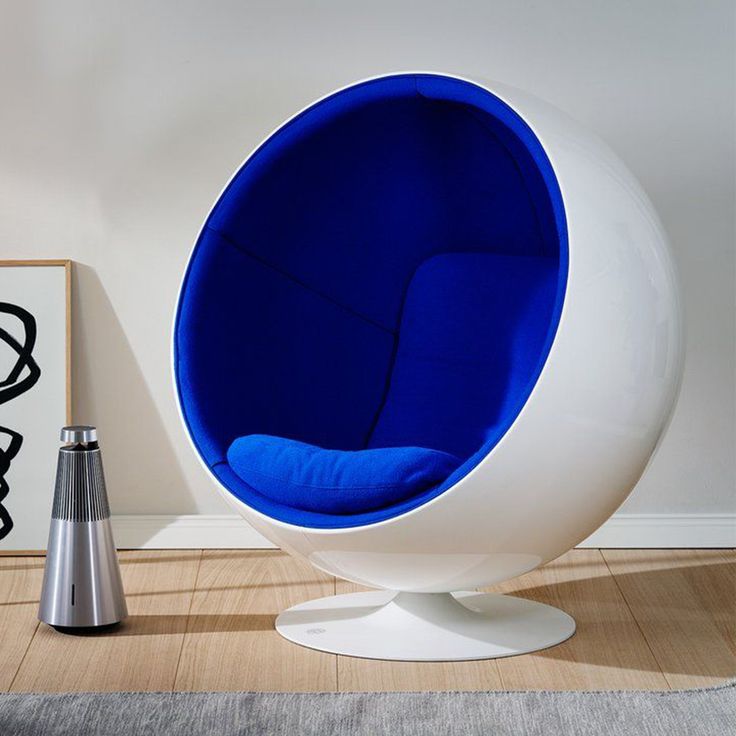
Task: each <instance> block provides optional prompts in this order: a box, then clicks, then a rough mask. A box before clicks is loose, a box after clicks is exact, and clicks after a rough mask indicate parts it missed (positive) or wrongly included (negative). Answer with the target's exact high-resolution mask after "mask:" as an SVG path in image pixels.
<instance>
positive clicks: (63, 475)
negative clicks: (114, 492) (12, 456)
mask: <svg viewBox="0 0 736 736" xmlns="http://www.w3.org/2000/svg"><path fill="white" fill-rule="evenodd" d="M109 516H110V505H109V503H108V500H107V491H106V489H105V476H104V474H103V472H102V455H101V454H100V451H99V450H84V451H74V450H65V449H62V450H60V451H59V463H58V465H57V468H56V487H55V488H54V506H53V509H52V511H51V517H52V518H54V519H64V520H66V521H99V520H100V519H107V518H109Z"/></svg>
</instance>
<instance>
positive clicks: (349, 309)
mask: <svg viewBox="0 0 736 736" xmlns="http://www.w3.org/2000/svg"><path fill="white" fill-rule="evenodd" d="M205 230H208V231H210V232H212V233H214V234H215V235H217V236H218V237H219V238H222V240H223V241H224V242H225V243H227V244H228V245H229V246H230V247H231V248H233V249H234V250H236V251H238V253H241V254H242V255H244V256H247V257H248V258H252V259H253V260H254V261H255V262H256V263H259V264H261V265H262V266H264V267H266V268H269V269H271V270H272V271H274V272H275V273H277V274H279V275H280V276H283V277H284V278H285V279H288V280H289V281H291V282H292V283H294V284H296V285H297V286H301V288H302V289H304V290H305V291H308V292H310V293H312V294H314V295H315V296H318V297H320V298H321V299H324V300H325V301H326V302H329V303H330V304H334V305H335V306H336V307H339V308H340V309H342V310H343V311H344V312H346V313H347V314H350V315H351V316H353V317H356V318H358V319H360V320H362V321H363V322H365V323H367V324H369V325H372V326H373V327H376V328H377V329H379V330H381V331H382V332H386V333H388V334H389V335H393V336H394V337H395V336H396V330H392V329H390V328H388V327H386V326H385V325H382V324H381V323H380V322H376V321H375V320H373V319H371V318H370V317H367V316H366V315H364V314H361V313H360V312H358V311H356V310H355V309H353V308H352V307H348V306H347V305H345V304H343V303H342V302H339V301H338V300H337V299H334V298H333V297H331V296H328V295H327V294H324V293H323V292H321V291H318V290H317V289H315V288H314V287H312V286H309V284H305V283H304V282H303V281H301V280H300V279H298V278H296V276H293V275H292V274H290V273H289V272H288V271H284V270H283V269H281V268H279V267H278V266H274V265H273V264H272V263H269V262H268V261H267V260H265V259H264V258H261V257H260V256H257V255H256V254H255V253H253V252H252V251H250V250H249V249H248V248H245V247H244V246H242V245H241V244H240V243H237V242H236V241H235V240H233V239H232V238H231V237H230V236H228V235H226V234H225V233H223V232H222V231H221V230H218V229H216V228H214V227H212V225H205Z"/></svg>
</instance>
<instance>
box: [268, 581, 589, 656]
mask: <svg viewBox="0 0 736 736" xmlns="http://www.w3.org/2000/svg"><path fill="white" fill-rule="evenodd" d="M276 630H277V631H278V632H279V633H280V634H281V635H282V636H283V637H285V638H286V639H289V640H290V641H293V642H295V643H296V644H301V645H302V646H305V647H309V648H311V649H318V650H320V651H324V652H331V653H333V654H345V655H348V656H352V657H364V658H367V659H386V660H402V661H457V660H469V659H491V658H494V657H510V656H512V655H515V654H524V653H526V652H533V651H536V650H539V649H545V648H547V647H551V646H554V645H555V644H559V643H560V642H563V641H565V639H568V638H569V637H571V636H572V635H573V634H574V633H575V621H574V619H573V618H572V617H570V616H568V615H567V614H566V613H564V612H563V611H560V610H559V609H557V608H553V607H552V606H547V605H544V604H543V603H535V602H534V601H529V600H525V599H524V598H516V597H513V596H506V595H499V594H497V593H476V592H466V591H464V592H460V593H396V592H394V591H385V590H381V591H370V592H366V593H350V594H348V595H338V596H330V597H327V598H319V599H317V600H313V601H307V602H306V603H300V604H299V605H298V606H294V607H293V608H289V609H288V610H286V611H284V612H283V613H282V614H281V615H280V616H279V617H278V618H277V619H276Z"/></svg>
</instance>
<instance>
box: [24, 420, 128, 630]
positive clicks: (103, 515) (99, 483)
mask: <svg viewBox="0 0 736 736" xmlns="http://www.w3.org/2000/svg"><path fill="white" fill-rule="evenodd" d="M61 441H62V442H64V443H65V444H64V446H63V447H62V448H61V449H60V450H59V461H58V465H57V469H56V487H55V489H54V505H53V509H52V512H51V527H50V529H49V543H48V550H47V553H46V567H45V569H44V575H43V588H42V590H41V604H40V606H39V609H38V618H39V619H40V620H41V621H43V622H44V623H47V624H50V625H51V626H54V627H56V628H57V629H60V630H62V631H63V630H66V629H68V630H76V631H78V630H80V629H89V628H94V627H100V626H110V625H112V624H116V623H118V622H119V621H122V620H123V619H124V618H125V617H126V616H127V615H128V609H127V607H126V605H125V594H124V593H123V582H122V579H121V577H120V567H119V565H118V557H117V552H116V550H115V542H114V540H113V537H112V528H111V526H110V506H109V504H108V500H107V491H106V489H105V477H104V475H103V472H102V456H101V455H100V447H99V444H98V442H97V430H96V429H95V428H94V427H86V426H73V427H64V428H63V429H62V430H61Z"/></svg>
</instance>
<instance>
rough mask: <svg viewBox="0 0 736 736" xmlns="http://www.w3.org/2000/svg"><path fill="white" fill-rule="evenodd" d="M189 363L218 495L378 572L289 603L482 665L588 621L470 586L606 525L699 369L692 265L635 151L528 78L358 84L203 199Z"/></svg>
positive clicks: (280, 541) (415, 651) (192, 427)
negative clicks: (628, 164)
mask: <svg viewBox="0 0 736 736" xmlns="http://www.w3.org/2000/svg"><path fill="white" fill-rule="evenodd" d="M173 347H174V357H173V360H174V375H175V382H176V388H177V394H178V399H179V405H180V409H181V413H182V417H183V419H184V423H185V426H186V428H187V431H188V433H189V436H190V437H191V439H192V441H193V444H194V446H195V448H196V450H197V453H198V454H199V456H200V458H201V460H202V461H203V463H204V465H205V466H206V468H207V469H208V471H209V472H210V474H211V475H212V476H213V477H214V478H215V480H216V481H217V485H218V488H219V489H220V491H221V492H222V493H223V495H224V496H225V497H226V498H227V499H228V500H229V501H231V502H232V503H233V504H234V506H235V507H236V508H237V509H238V511H239V512H240V513H241V514H242V515H243V516H244V517H245V518H246V519H247V520H248V521H249V522H250V523H251V524H252V525H253V527H255V528H256V529H257V530H258V531H259V532H261V533H262V534H263V535H264V536H266V537H267V538H268V539H270V540H272V541H273V542H274V543H275V544H277V545H279V546H280V547H283V548H284V549H286V550H288V551H289V552H291V553H292V554H295V555H301V556H303V557H305V558H306V559H308V560H309V561H310V562H311V563H312V564H313V565H315V566H316V567H317V568H319V569H321V570H324V571H326V572H328V573H331V574H333V575H336V576H339V577H341V578H345V579H348V580H351V581H354V582H357V583H362V584H365V585H368V586H371V587H375V588H380V589H382V590H379V591H376V592H372V593H360V594H353V595H348V596H337V597H335V598H330V599H323V600H320V601H313V602H308V603H305V604H302V605H300V606H297V607H295V608H294V609H290V610H289V611H286V612H284V613H283V614H282V615H281V616H280V617H279V619H278V621H277V628H278V630H279V631H280V632H281V633H282V634H283V635H284V636H286V637H287V638H289V639H292V640H294V641H296V642H299V643H301V644H304V645H307V646H310V647H314V648H318V649H323V650H326V651H333V652H340V653H345V654H353V655H357V656H365V657H374V658H384V659H415V660H442V659H473V658H484V657H493V656H506V655H510V654H515V653H520V652H525V651H531V650H534V649H539V648H543V647H545V646H550V645H552V644H555V643H558V642H560V641H562V640H564V639H565V638H567V637H568V636H570V635H571V634H572V633H573V631H574V622H573V621H572V619H571V618H570V617H569V616H567V615H566V614H564V613H563V612H561V611H558V610H557V609H553V608H551V607H548V606H543V605H541V604H538V603H533V602H530V601H525V600H522V599H519V598H515V597H509V596H500V595H490V594H486V595H481V594H477V593H472V592H459V593H458V592H457V591H472V590H473V589H474V588H477V587H480V586H487V585H491V584H494V583H497V582H501V581H504V580H507V579H509V578H513V577H515V576H517V575H521V574H523V573H525V572H528V571H530V570H532V569H534V568H535V567H537V566H539V565H541V564H543V563H545V562H547V561H549V560H551V559H553V558H555V557H557V556H558V555H560V554H562V553H563V552H565V551H566V550H568V549H570V548H571V547H573V546H574V545H576V544H577V543H579V542H580V541H581V540H583V539H584V538H585V537H587V536H588V535H589V534H591V533H592V532H593V531H594V530H595V529H596V528H597V527H598V526H599V525H600V524H601V523H602V522H604V521H605V520H606V519H607V518H608V517H609V516H610V515H611V513H612V512H613V511H614V510H615V509H616V508H617V507H618V506H619V505H620V504H621V503H622V501H623V500H624V499H625V498H626V496H627V495H628V493H629V492H630V491H631V489H632V488H633V487H634V485H635V484H636V482H637V480H638V479H639V477H640V476H641V474H642V472H643V470H644V468H645V466H646V464H647V462H648V460H649V458H650V456H651V454H652V452H653V451H654V448H655V446H656V444H657V442H658V439H659V437H660V435H661V433H662V431H663V429H664V427H665V425H666V422H667V419H668V416H669V414H670V411H671V409H672V406H673V403H674V400H675V396H676V392H677V387H678V382H679V375H680V367H681V337H680V314H679V305H678V295H677V286H676V278H675V274H674V270H673V266H672V262H671V260H670V255H669V252H668V248H667V243H666V239H665V236H664V234H663V231H662V228H661V226H660V224H659V221H658V219H657V217H656V215H655V214H654V212H653V209H652V206H651V204H650V202H649V200H648V199H647V197H646V196H645V195H644V193H643V192H642V190H641V189H640V187H639V186H638V185H637V183H636V182H635V180H634V179H633V178H632V176H631V175H630V174H629V172H628V171H627V170H626V169H625V167H624V166H623V165H622V164H621V163H620V162H619V161H618V159H616V157H615V156H614V155H613V154H612V153H611V152H610V151H609V150H608V149H607V148H606V147H605V146H604V145H603V144H602V143H601V142H600V141H599V140H597V139H596V138H595V137H593V136H591V135H590V134H589V133H587V132H586V131H585V130H583V129H582V128H581V127H580V126H578V125H577V124H576V123H574V122H573V121H572V120H570V119H569V118H568V117H566V116H565V115H564V114H562V113H561V112H559V111H558V110H556V109H554V108H553V107H551V106H549V105H548V104H546V103H543V102H541V101H539V100H537V99H534V98H532V97H530V96H528V95H526V94H523V93H521V92H519V91H518V90H513V89H510V88H506V87H504V86H501V85H495V84H494V85H485V84H478V83H475V82H471V81H468V80H464V79H460V78H457V77H453V76H447V75H440V74H423V73H416V74H408V73H407V74H395V75H389V76H384V77H380V78H376V79H372V80H368V81H365V82H360V83H357V84H354V85H351V86H349V87H347V88H345V89H342V90H339V91H337V92H335V93H333V94H331V95H329V96H327V97H325V98H323V99H322V100H320V101H318V102H316V103H314V104H313V105H311V106H310V107H308V108H306V109H305V110H303V111H302V112H301V113H299V114H298V115H296V116H295V117H293V118H292V119H290V120H289V121H287V122H286V123H284V124H283V125H282V126H281V127H280V128H278V129H277V130H276V131H275V132H274V133H273V134H272V135H271V136H270V137H269V138H267V139H266V141H265V142H264V143H263V144H262V145H261V146H260V147H259V148H258V149H256V151H255V152H254V153H253V154H252V155H251V156H250V157H249V158H248V159H247V160H246V161H245V163H244V164H243V165H242V166H241V168H240V169H239V170H238V171H237V173H236V174H235V175H234V177H233V178H232V180H231V181H230V183H229V184H228V186H227V187H226V188H225V190H224V192H223V194H222V195H221V196H220V198H219V200H218V202H217V203H216V205H215V207H214V209H213V210H212V212H211V213H210V215H209V217H208V219H207V221H206V223H205V226H204V228H203V230H202V233H201V235H200V237H199V240H198V241H197V244H196V246H195V248H194V251H193V253H192V255H191V258H190V261H189V264H188V267H187V271H186V274H185V277H184V280H183V283H182V287H181V292H180V296H179V302H178V307H177V314H176V319H175V326H174V346H173Z"/></svg>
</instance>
